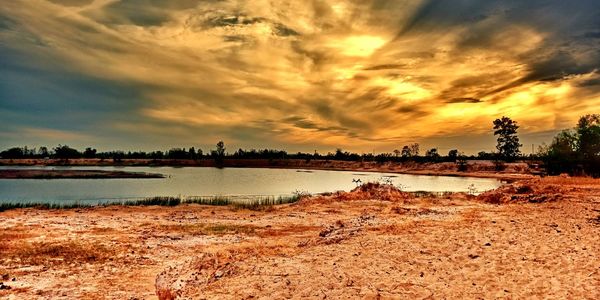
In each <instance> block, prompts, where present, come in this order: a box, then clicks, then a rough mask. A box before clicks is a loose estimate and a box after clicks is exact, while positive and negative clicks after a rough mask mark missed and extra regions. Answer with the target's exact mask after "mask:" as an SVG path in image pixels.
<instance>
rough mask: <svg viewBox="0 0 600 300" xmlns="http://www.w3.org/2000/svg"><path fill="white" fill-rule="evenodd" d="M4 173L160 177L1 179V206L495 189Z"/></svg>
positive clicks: (323, 178) (303, 178) (278, 173)
mask: <svg viewBox="0 0 600 300" xmlns="http://www.w3.org/2000/svg"><path fill="white" fill-rule="evenodd" d="M0 168H3V169H56V170H60V169H70V170H107V171H110V170H119V171H131V172H148V173H161V174H164V175H165V176H166V178H162V179H52V180H48V179H0V202H62V203H66V202H75V201H77V202H84V203H89V204H95V203H101V202H110V201H114V200H123V199H129V198H131V199H135V198H141V197H153V196H214V195H223V196H243V197H252V196H280V195H291V194H293V193H294V192H296V191H302V192H309V193H312V194H316V193H324V192H334V191H338V190H344V191H349V190H351V189H352V188H354V187H356V183H353V179H356V180H357V179H360V180H361V181H362V182H363V183H365V182H369V181H381V180H388V181H391V183H393V184H394V185H396V186H400V187H401V188H402V190H404V191H429V192H445V191H448V192H467V191H469V186H471V185H472V187H474V189H475V191H476V192H483V191H487V190H491V189H495V188H497V187H499V186H500V185H501V184H502V182H501V181H499V180H496V179H489V178H470V177H449V176H420V175H405V174H393V173H371V172H358V171H322V170H297V169H259V168H224V169H217V168H192V167H189V168H174V167H12V166H11V167H0Z"/></svg>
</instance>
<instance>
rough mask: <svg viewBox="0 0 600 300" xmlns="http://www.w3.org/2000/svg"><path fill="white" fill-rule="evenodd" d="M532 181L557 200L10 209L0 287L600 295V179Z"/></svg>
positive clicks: (95, 291) (242, 294) (83, 292)
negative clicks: (243, 207)
mask: <svg viewBox="0 0 600 300" xmlns="http://www.w3.org/2000/svg"><path fill="white" fill-rule="evenodd" d="M536 184H537V185H539V186H543V187H552V189H553V190H554V191H559V194H560V195H561V197H560V198H559V199H558V200H556V201H548V202H544V203H529V202H527V201H521V200H522V198H519V199H521V200H518V202H514V203H511V202H509V203H507V204H502V205H496V204H488V203H485V202H484V201H483V200H482V199H481V198H479V199H478V198H474V197H471V196H467V195H452V196H449V197H447V198H417V199H408V200H397V201H381V200H353V201H333V200H327V199H317V200H307V201H302V202H301V203H297V204H293V205H284V206H279V207H276V208H273V209H269V210H267V211H250V210H234V209H233V208H229V207H207V206H199V205H182V206H177V207H170V208H165V207H106V208H93V209H77V210H38V209H19V210H11V211H6V212H2V213H0V281H2V282H3V284H2V285H0V298H3V299H4V298H6V299H79V298H83V299H156V298H158V295H160V296H161V297H162V299H169V298H171V297H172V296H173V297H178V298H179V299H205V298H206V299H247V298H259V299H260V298H264V299H283V298H293V299H294V298H315V299H324V298H334V299H347V298H368V299H379V298H383V299H396V298H397V299H491V298H502V299H525V298H526V299H600V181H599V180H591V179H581V180H580V179H565V178H548V179H544V180H542V181H537V182H536ZM515 199H516V198H515ZM523 199H524V198H523Z"/></svg>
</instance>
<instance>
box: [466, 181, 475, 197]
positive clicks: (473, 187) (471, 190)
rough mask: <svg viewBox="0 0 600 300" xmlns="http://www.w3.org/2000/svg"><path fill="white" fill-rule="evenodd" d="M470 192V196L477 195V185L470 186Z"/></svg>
mask: <svg viewBox="0 0 600 300" xmlns="http://www.w3.org/2000/svg"><path fill="white" fill-rule="evenodd" d="M467 190H468V194H469V195H475V194H477V188H476V187H475V184H472V183H471V184H470V185H469V187H467Z"/></svg>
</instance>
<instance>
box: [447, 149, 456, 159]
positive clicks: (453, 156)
mask: <svg viewBox="0 0 600 300" xmlns="http://www.w3.org/2000/svg"><path fill="white" fill-rule="evenodd" d="M457 157H458V150H456V149H452V150H450V151H448V159H449V160H450V161H456V158H457Z"/></svg>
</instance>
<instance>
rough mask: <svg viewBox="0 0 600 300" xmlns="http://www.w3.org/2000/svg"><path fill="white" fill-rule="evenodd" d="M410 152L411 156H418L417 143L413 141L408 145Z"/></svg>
mask: <svg viewBox="0 0 600 300" xmlns="http://www.w3.org/2000/svg"><path fill="white" fill-rule="evenodd" d="M410 154H411V156H419V144H418V143H413V144H411V145H410Z"/></svg>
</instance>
